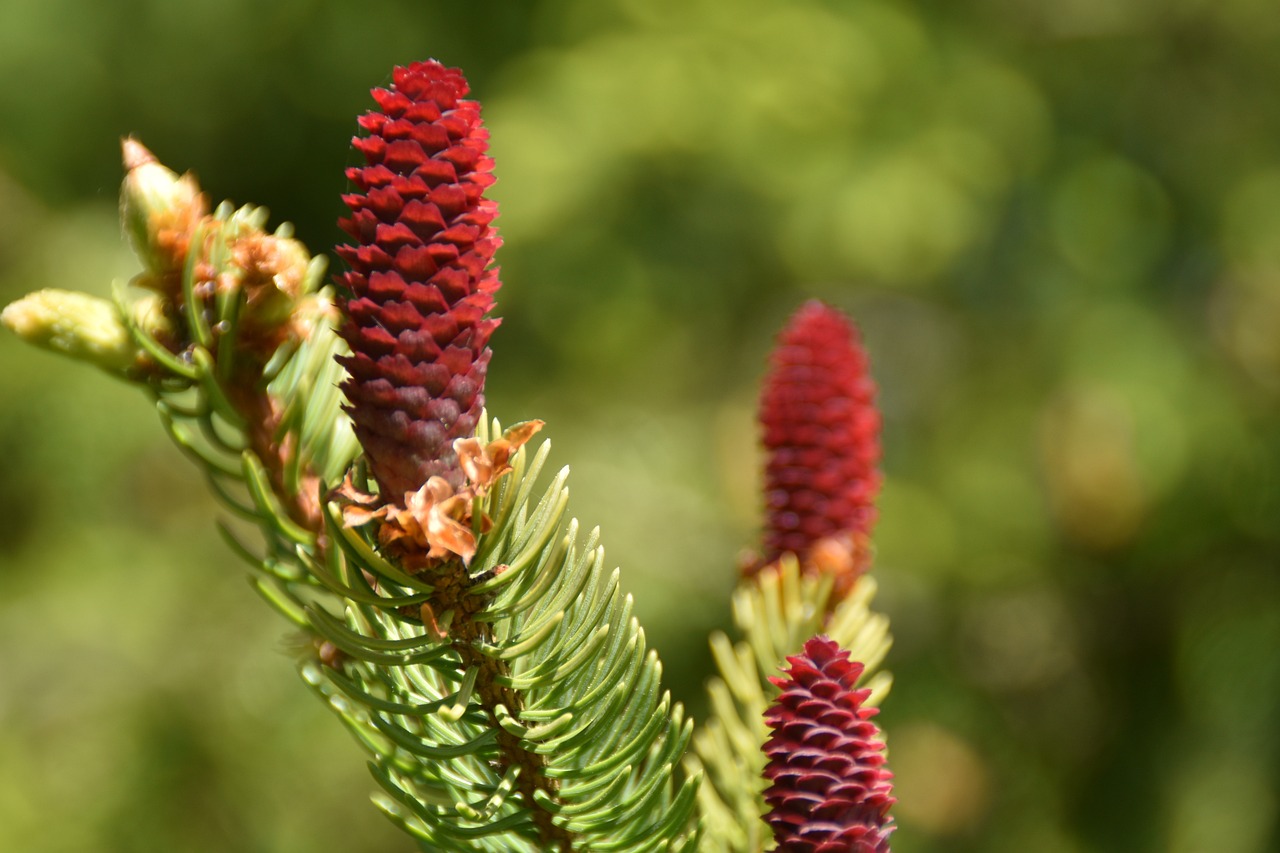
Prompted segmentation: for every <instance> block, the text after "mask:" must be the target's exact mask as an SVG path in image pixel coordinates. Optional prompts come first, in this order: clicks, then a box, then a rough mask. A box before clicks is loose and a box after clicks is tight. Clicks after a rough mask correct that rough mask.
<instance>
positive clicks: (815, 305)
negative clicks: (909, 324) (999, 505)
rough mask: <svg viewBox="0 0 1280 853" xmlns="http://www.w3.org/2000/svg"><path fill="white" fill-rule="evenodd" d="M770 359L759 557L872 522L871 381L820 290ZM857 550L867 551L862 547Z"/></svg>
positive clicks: (875, 427)
mask: <svg viewBox="0 0 1280 853" xmlns="http://www.w3.org/2000/svg"><path fill="white" fill-rule="evenodd" d="M769 363H770V366H769V372H768V375H767V376H766V377H765V383H764V391H763V393H762V394H761V398H760V422H761V425H762V426H763V428H764V446H765V450H766V451H767V454H768V456H767V459H768V461H767V463H766V467H765V502H766V512H767V521H766V527H765V538H764V547H765V562H766V563H770V562H773V561H774V560H776V559H777V558H778V557H779V556H781V555H782V554H783V553H787V552H790V553H793V554H795V555H796V556H797V557H799V558H800V560H801V562H802V563H803V562H805V561H806V560H807V559H808V558H809V557H810V552H811V549H812V548H813V547H814V546H815V545H816V544H818V543H819V542H820V541H821V540H823V539H826V538H829V537H839V536H850V537H852V538H854V539H859V538H860V539H863V540H865V538H866V537H867V536H868V535H869V534H870V532H871V527H872V525H873V524H874V523H875V518H876V510H875V505H874V502H875V498H876V494H877V492H878V491H879V489H880V474H879V472H878V471H877V469H876V466H877V464H878V463H879V460H880V438H879V436H880V414H879V412H878V411H877V410H876V407H875V390H876V389H875V384H874V383H873V382H872V381H871V378H870V376H869V375H868V372H867V356H866V353H865V352H864V351H863V350H862V347H861V345H860V344H859V342H858V337H857V333H856V332H855V330H854V328H853V326H852V325H851V324H850V323H849V321H848V320H847V319H845V317H844V315H843V314H841V313H840V312H839V311H837V310H836V309H834V308H831V307H830V306H828V305H824V304H823V303H821V302H818V301H816V300H815V301H810V302H807V303H805V304H804V305H803V306H801V308H800V310H798V311H797V312H796V313H795V315H794V316H793V317H792V318H791V320H790V322H789V323H788V324H787V326H786V328H784V329H783V330H782V333H781V334H780V335H779V336H778V343H777V346H776V347H775V348H774V350H773V352H772V354H771V355H770V359H769ZM860 553H861V554H862V555H863V557H862V559H863V560H865V554H866V551H865V549H860ZM865 568H866V566H865V564H864V565H859V566H858V567H857V571H859V572H860V571H862V570H865Z"/></svg>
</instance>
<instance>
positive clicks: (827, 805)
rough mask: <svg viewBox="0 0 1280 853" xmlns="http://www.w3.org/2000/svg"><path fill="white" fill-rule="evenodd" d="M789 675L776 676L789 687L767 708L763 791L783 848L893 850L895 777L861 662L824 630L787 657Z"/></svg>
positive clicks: (806, 851)
mask: <svg viewBox="0 0 1280 853" xmlns="http://www.w3.org/2000/svg"><path fill="white" fill-rule="evenodd" d="M787 661H788V662H789V663H790V664H791V667H790V669H788V670H787V671H786V672H787V677H786V678H780V677H773V678H770V681H772V682H773V683H774V684H775V685H776V686H777V687H778V688H780V689H781V690H782V694H781V695H780V696H779V697H778V698H777V699H776V700H775V701H774V703H773V705H772V706H771V707H770V708H769V710H768V711H766V712H765V721H766V722H767V723H768V724H769V728H770V729H771V730H772V732H773V734H772V735H771V736H770V737H769V740H768V741H766V742H765V745H764V753H765V756H766V757H767V758H768V759H769V763H768V765H767V766H766V767H765V771H764V775H765V779H766V780H768V781H769V783H770V785H769V788H768V789H767V790H766V791H765V793H764V799H765V803H766V804H768V806H769V809H770V811H769V813H768V814H767V815H766V816H765V820H766V821H767V822H768V823H769V826H770V827H772V829H773V837H774V838H775V839H776V840H777V842H778V848H777V849H778V850H779V851H782V852H783V853H883V851H888V850H889V835H890V833H892V832H893V829H894V827H893V819H892V818H891V817H889V807H890V806H892V805H893V803H894V802H895V801H894V798H893V795H892V793H893V786H892V784H891V782H890V780H891V779H892V778H893V774H891V773H890V772H889V771H888V769H887V768H886V767H885V758H884V743H883V742H882V741H881V740H880V730H879V729H878V728H877V727H876V724H875V723H873V722H871V719H870V718H871V717H872V716H874V715H875V714H876V713H877V711H876V709H875V708H868V707H865V706H864V705H863V703H864V702H866V700H867V696H868V695H870V693H871V691H869V690H855V689H854V684H856V683H857V680H858V677H859V676H860V675H861V674H862V664H860V663H854V662H851V661H850V660H849V653H848V652H846V651H844V650H843V649H841V648H840V647H839V646H838V645H836V644H835V643H834V642H833V641H832V640H830V639H828V638H827V637H824V636H818V637H814V638H813V639H811V640H809V641H808V642H806V643H805V644H804V654H802V655H794V656H792V657H788V658H787Z"/></svg>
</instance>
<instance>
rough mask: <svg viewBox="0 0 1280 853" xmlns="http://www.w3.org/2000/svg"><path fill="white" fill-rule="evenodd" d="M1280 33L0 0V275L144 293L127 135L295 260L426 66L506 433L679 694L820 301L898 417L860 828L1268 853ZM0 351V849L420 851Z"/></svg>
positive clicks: (121, 422)
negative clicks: (792, 327)
mask: <svg viewBox="0 0 1280 853" xmlns="http://www.w3.org/2000/svg"><path fill="white" fill-rule="evenodd" d="M1277 48H1280V17H1277V16H1276V15H1275V14H1274V10H1272V9H1271V8H1270V6H1269V4H1267V3H1263V2H1253V0H1229V2H1216V3H1208V2H1202V0H1167V2H1163V3H1160V2H1155V0H1124V2H1094V0H1075V2H1070V3H1053V4H1044V3H1036V2H1031V0H976V2H973V3H968V4H951V3H940V2H926V0H921V2H915V3H909V2H869V1H868V2H862V0H789V1H788V2H783V0H738V2H734V3H727V2H714V0H649V2H644V0H542V2H527V3H522V2H509V3H502V4H499V3H493V2H490V3H475V4H456V3H450V4H446V3H442V2H408V0H404V1H403V2H392V0H375V2H368V3H341V2H326V0H280V2H276V3H270V4H262V3H255V2H249V0H218V2H214V0H193V2H187V3H182V4H177V3H172V2H168V0H120V2H115V3H97V2H89V0H43V2H39V3H35V2H26V0H18V2H9V3H4V4H0V117H2V120H0V302H7V301H9V300H11V299H13V298H16V297H18V296H20V295H21V294H23V293H25V292H27V291H30V290H34V289H37V288H40V287H49V286H53V287H62V288H67V289H77V290H86V291H89V292H92V293H98V294H100V295H104V296H105V295H106V294H107V293H108V292H109V286H110V282H111V280H112V279H113V278H115V279H122V278H126V277H127V276H128V275H129V274H130V273H131V271H132V270H133V269H134V263H133V261H132V258H131V256H130V253H129V251H128V249H127V248H126V247H125V245H124V243H123V241H122V240H121V239H120V238H119V226H118V224H117V223H116V210H115V205H116V187H117V186H118V182H119V179H120V167H119V165H118V162H117V152H118V149H117V147H116V139H117V137H119V136H121V135H123V134H126V133H134V134H137V135H138V136H139V138H140V139H142V140H143V141H144V142H145V143H146V144H147V145H148V146H149V147H151V148H152V150H154V151H155V152H156V153H157V155H158V156H159V157H160V158H161V159H162V160H163V161H164V162H166V163H167V164H169V165H171V166H173V167H174V168H177V169H179V170H181V169H185V168H191V169H193V170H195V171H196V172H197V173H198V175H199V178H200V181H201V183H202V184H203V186H204V187H205V188H206V189H207V190H208V191H209V192H210V193H211V194H212V195H213V196H214V197H215V199H216V198H222V197H230V198H233V199H235V200H236V201H237V202H254V203H260V204H265V205H267V206H268V207H270V208H271V209H272V212H273V221H279V220H280V219H290V220H292V221H294V222H295V223H296V224H297V226H298V233H299V237H300V238H301V239H302V240H303V241H304V242H306V243H307V244H308V245H309V246H310V247H311V248H312V249H313V250H314V251H316V252H323V251H326V250H327V247H328V246H330V245H331V244H332V243H334V242H335V241H336V240H338V239H339V232H338V230H337V228H336V227H335V225H334V221H335V220H336V218H337V216H338V215H339V214H340V213H341V205H340V203H339V201H338V194H339V193H340V192H342V191H343V189H344V180H343V177H342V169H343V167H344V165H345V164H346V163H348V162H350V160H351V158H350V155H349V153H348V151H347V141H348V138H349V136H350V135H351V133H352V132H353V131H354V128H355V124H354V117H355V115H356V114H357V113H358V112H360V111H362V110H364V109H366V108H367V107H368V105H369V103H370V102H369V99H368V94H367V90H368V88H369V87H370V86H372V85H377V84H380V83H382V82H385V80H386V79H387V77H388V75H389V72H390V68H391V66H392V65H393V64H396V63H404V62H408V61H410V60H413V59H418V58H424V57H427V56H434V57H436V58H438V59H440V60H442V61H444V62H447V63H449V64H453V65H459V66H461V67H463V68H464V69H465V70H466V72H467V74H468V77H469V78H470V79H471V81H472V84H473V86H474V91H475V96H476V97H478V98H479V99H480V100H481V101H482V102H483V103H484V104H485V115H486V120H487V123H488V125H489V127H490V129H491V132H492V135H493V144H492V152H493V154H494V156H495V158H496V160H497V169H496V172H497V174H498V176H499V179H500V181H499V183H498V185H497V186H496V188H495V191H494V195H495V197H496V198H497V199H498V201H499V202H500V204H501V205H502V217H501V219H500V221H499V225H500V226H501V229H502V233H503V235H504V237H505V239H506V246H505V248H504V249H503V250H502V252H501V253H500V255H499V259H500V261H501V263H502V265H503V269H504V279H505V281H506V285H505V287H504V289H503V291H502V292H501V294H500V307H499V311H500V313H501V314H502V315H503V316H505V317H506V318H507V319H506V321H505V323H504V325H503V327H502V329H501V330H500V331H499V332H498V333H497V335H496V337H495V340H494V347H495V357H494V362H493V368H492V371H491V375H490V377H491V378H490V410H491V411H492V412H493V413H494V414H495V415H497V416H499V417H501V418H502V419H503V420H505V421H508V422H515V421H519V420H523V419H526V418H530V417H540V418H544V419H546V420H547V421H548V424H549V426H548V428H547V430H546V434H547V435H548V436H549V437H550V438H551V439H552V440H553V442H554V443H555V445H556V454H557V460H558V461H559V462H569V463H570V464H571V465H572V466H573V468H574V477H573V482H574V496H573V499H572V502H571V508H570V509H571V512H573V513H574V514H576V515H578V516H579V517H581V518H582V519H583V521H584V522H585V523H586V524H587V525H588V526H592V525H594V524H600V525H601V526H602V527H603V529H604V530H605V531H606V532H607V536H608V541H609V543H610V546H609V547H610V550H609V553H608V559H609V560H610V561H611V562H616V563H619V564H621V565H622V566H623V568H624V575H623V583H624V585H625V586H626V587H627V588H628V589H630V590H631V591H633V592H634V593H635V594H636V597H637V612H638V614H639V616H640V617H641V619H642V621H643V622H644V624H645V626H646V628H647V630H648V632H649V635H650V639H651V641H652V643H653V645H654V646H656V647H657V648H658V649H659V650H660V652H661V653H662V656H663V659H664V662H665V663H666V667H667V671H668V673H669V675H670V678H671V686H672V688H673V690H674V692H675V693H676V695H677V698H680V699H682V700H684V701H685V702H686V703H687V704H688V705H690V706H691V710H692V711H693V713H694V714H695V716H700V715H701V710H702V709H703V708H704V707H705V706H704V705H703V701H704V700H702V698H701V696H702V691H701V680H702V678H703V677H704V675H705V674H706V673H707V672H708V671H709V666H710V663H709V660H710V658H709V653H708V652H707V649H706V642H705V635H706V632H707V630H708V629H709V628H711V627H715V626H725V625H727V624H728V622H729V591H730V589H731V588H732V585H733V581H734V570H733V565H734V561H735V553H736V551H737V549H738V548H740V547H742V546H743V545H747V544H751V543H753V542H754V540H755V536H756V532H755V531H756V526H757V524H758V520H757V515H758V509H759V508H758V505H757V501H756V500H755V498H754V497H753V495H754V494H755V490H756V488H757V485H756V484H757V475H758V471H757V469H758V457H757V455H756V451H755V450H754V438H755V436H754V428H753V407H754V397H755V394H756V383H757V381H758V379H759V375H760V372H761V368H762V364H763V355H764V352H765V351H766V349H767V347H768V344H769V339H770V337H771V335H772V334H773V333H774V332H775V331H776V329H777V328H778V327H779V326H780V325H781V323H782V321H783V319H784V317H785V316H786V315H787V314H788V313H789V312H790V310H791V309H792V308H793V307H794V306H795V305H796V304H798V303H799V302H800V301H801V300H802V299H803V298H804V297H806V296H811V295H816V296H820V297H822V298H825V299H828V300H830V301H832V302H834V303H836V304H838V305H840V306H841V307H843V308H845V309H847V310H849V311H850V312H851V313H853V314H854V316H855V317H857V319H858V320H859V322H860V323H861V325H862V328H863V331H864V333H865V336H866V338H867V340H868V342H869V347H870V349H871V354H872V359H873V365H874V371H875V373H876V376H877V378H878V380H879V382H880V384H881V389H882V402H883V406H884V410H885V436H884V444H885V447H886V459H885V463H884V467H885V470H886V475H887V479H886V486H885V491H884V496H883V499H882V501H881V523H880V526H879V528H878V532H877V539H878V542H879V557H878V560H877V569H876V572H877V577H878V580H879V582H880V585H881V593H880V597H879V599H878V602H879V609H881V610H883V611H885V612H887V613H888V615H889V616H890V617H891V618H892V620H893V633H894V635H895V638H896V641H895V646H894V649H893V651H892V652H891V654H890V656H889V659H888V661H887V666H888V668H890V669H891V670H893V672H894V674H895V687H894V691H893V694H892V695H891V697H890V698H889V700H888V702H887V706H886V708H885V711H884V714H883V717H882V721H883V723H884V725H885V726H886V728H887V729H888V732H889V739H890V747H891V763H892V766H893V769H894V771H895V772H896V773H897V775H898V789H897V793H898V795H899V797H900V800H901V802H900V804H899V806H898V808H897V809H896V814H897V817H898V822H899V824H900V826H901V829H900V830H899V832H898V833H897V834H896V835H895V844H894V846H895V850H898V851H899V853H912V851H934V850H938V851H941V850H947V851H964V850H974V851H978V850H981V851H1024V850H1043V851H1051V853H1056V851H1063V853H1068V851H1094V850H1098V851H1111V850H1115V851H1120V850H1125V851H1174V852H1175V853H1196V851H1207V850H1213V851H1215V853H1254V851H1259V852H1260V851H1265V850H1270V849H1276V847H1277V846H1280V828H1278V826H1280V812H1278V809H1280V800H1278V795H1277V788H1278V786H1280V779H1278V778H1277V770H1276V768H1277V767H1280V734H1278V732H1280V729H1278V728H1277V726H1276V724H1275V721H1276V720H1277V719H1280V655H1277V654H1276V651H1277V649H1280V574H1278V571H1280V541H1278V540H1280V522H1278V520H1280V429H1278V427H1280V251H1278V250H1277V248H1276V247H1277V246H1278V245H1280V148H1278V147H1277V142H1276V140H1277V139H1280V108H1277V106H1276V104H1275V102H1274V98H1273V97H1272V92H1273V90H1274V88H1275V85H1276V83H1277V82H1278V81H1280V50H1278V49H1277ZM0 366H2V367H3V369H0V848H2V849H15V850H16V849H21V850H31V851H63V850H66V851H73V850H74V851H78V850H101V851H149V850H167V849H183V850H191V851H203V850H209V851H215V850H217V851H223V850H244V851H258V850H261V851H268V850H270V851H273V853H287V851H302V850H307V851H328V850H335V851H336V850H349V851H350V850H354V851H364V850H367V851H374V850H379V851H382V850H387V849H397V846H398V847H399V848H401V849H402V848H404V846H405V840H404V839H402V838H400V837H399V835H398V833H397V831H396V830H395V829H394V828H393V827H391V826H390V825H389V824H386V823H385V821H384V819H383V818H382V817H380V816H379V815H378V814H377V813H376V812H375V810H374V809H373V808H371V807H370V806H369V804H368V802H367V792H368V790H369V780H368V778H367V776H366V774H365V771H364V769H363V767H362V763H361V761H360V759H359V752H358V750H357V748H356V747H355V745H354V744H352V743H350V742H349V741H348V739H347V736H346V735H345V734H344V733H343V732H342V731H341V730H340V727H339V726H337V725H335V724H334V721H333V720H332V719H330V716H329V714H328V713H327V712H326V711H325V710H324V709H323V708H322V707H320V706H319V705H318V703H315V702H314V700H313V699H312V697H311V696H310V695H309V694H308V693H307V691H306V690H305V689H304V688H303V686H302V685H301V684H299V683H298V681H297V679H296V676H295V675H294V672H293V665H292V662H291V660H290V654H291V653H292V652H291V648H290V638H288V637H283V636H282V635H281V626H280V623H279V621H278V620H277V619H276V617H275V616H274V614H272V613H270V612H269V610H268V609H267V608H265V607H263V606H262V605H261V602H259V601H258V600H257V597H256V596H255V595H253V594H252V593H251V592H250V590H248V588H247V587H246V586H245V585H244V583H243V580H242V572H241V569H240V566H239V565H238V564H237V563H236V561H235V560H234V559H233V558H232V557H231V556H230V555H228V554H227V553H226V552H225V551H224V550H223V548H222V545H221V543H220V542H219V541H218V538H217V536H216V533H215V531H214V529H213V526H212V523H211V520H210V518H209V515H210V513H211V511H212V505H211V503H210V502H209V501H208V500H207V499H206V498H205V497H204V495H203V491H202V487H201V485H200V483H199V481H198V476H197V475H196V473H195V472H194V471H193V470H192V469H191V468H189V466H187V464H186V463H185V461H184V460H182V459H181V458H180V457H179V455H178V453H177V452H176V451H175V450H174V449H173V448H172V447H170V446H168V445H167V444H166V442H165V439H164V438H163V436H162V434H161V431H160V430H159V429H157V428H156V424H155V423H154V417H153V414H152V413H151V412H150V411H148V409H147V407H146V406H145V404H143V403H142V402H141V401H140V400H139V399H137V397H136V395H135V394H134V393H132V392H131V390H130V389H128V388H125V387H124V386H123V385H119V384H115V383H108V382H104V381H103V380H102V378H101V376H99V375H93V374H91V372H90V371H88V370H85V369H83V368H81V367H78V366H76V365H73V364H70V363H63V362H61V361H59V360H57V359H55V358H52V357H50V356H48V355H47V354H44V353H41V352H37V351H35V350H33V349H30V348H27V347H25V346H23V345H22V344H20V343H19V342H18V341H17V340H16V339H15V338H13V337H11V336H4V337H0Z"/></svg>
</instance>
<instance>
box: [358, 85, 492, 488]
mask: <svg viewBox="0 0 1280 853" xmlns="http://www.w3.org/2000/svg"><path fill="white" fill-rule="evenodd" d="M393 81H394V82H393V83H392V85H391V88H390V89H374V90H373V98H374V100H375V101H377V103H378V107H379V109H378V110H377V111H372V112H369V113H366V114H365V115H363V116H361V117H360V120H359V123H360V127H361V128H362V129H363V130H364V131H365V132H366V133H367V135H366V136H358V137H356V138H355V139H354V140H353V141H352V145H354V147H355V148H356V150H357V151H359V152H360V153H361V154H363V155H364V159H365V165H363V166H356V167H353V168H351V169H348V170H347V177H348V178H349V179H350V180H351V182H352V184H354V186H355V189H356V192H353V193H351V194H349V195H346V196H344V197H343V200H344V201H345V202H346V204H347V206H348V207H349V208H350V209H351V216H350V217H349V218H346V219H343V220H341V221H340V222H339V224H340V225H341V226H342V228H343V229H344V230H345V231H346V232H347V233H348V234H350V235H351V237H352V238H353V239H354V240H355V245H344V246H339V247H337V252H338V254H339V255H340V256H341V257H342V258H343V259H344V260H345V261H346V262H347V263H348V264H349V265H350V271H349V272H347V273H345V274H344V275H342V276H340V277H339V282H340V284H342V285H343V286H344V287H345V288H346V290H347V294H346V299H345V302H344V304H343V310H344V314H345V317H346V319H345V322H344V324H343V326H342V329H341V333H342V337H343V338H344V339H345V340H346V341H347V343H348V344H349V345H350V347H351V352H352V354H351V355H350V356H349V357H345V358H343V359H341V361H342V364H343V365H344V366H345V367H346V368H347V370H348V372H349V373H350V377H349V378H348V379H347V381H346V382H344V383H343V385H342V390H343V392H344V393H345V394H346V396H347V400H348V402H349V403H350V405H349V406H348V407H347V411H348V412H349V413H350V414H351V417H352V420H353V421H354V424H355V432H356V436H357V437H358V438H359V440H360V443H361V445H362V446H363V447H364V450H365V455H366V458H367V459H368V462H369V468H370V471H371V472H372V474H373V477H374V478H375V479H376V480H377V482H378V487H379V490H380V492H381V495H382V497H383V499H384V500H386V501H388V502H391V503H395V504H400V505H403V504H404V497H405V493H407V492H413V491H416V490H417V489H418V488H419V487H421V486H422V485H423V484H424V483H425V482H426V481H427V480H428V479H429V478H430V477H433V476H440V477H443V478H445V479H446V480H447V481H449V483H450V484H451V485H452V486H454V487H455V488H456V487H458V486H460V485H461V483H462V480H463V476H462V471H461V469H460V468H459V465H458V460H457V456H456V454H455V453H454V450H453V442H454V440H455V439H458V438H466V437H469V436H471V435H472V434H473V433H474V432H475V429H476V425H477V423H478V422H479V419H480V412H481V410H482V408H483V406H484V380H485V374H486V372H487V370H488V366H489V357H490V350H489V347H488V342H489V336H490V335H491V334H492V333H493V330H494V329H495V328H496V327H497V326H498V323H499V320H498V319H497V318H491V317H488V316H487V315H488V313H489V311H490V310H491V309H492V308H493V296H494V293H495V292H496V291H497V290H498V287H499V281H498V270H497V268H496V267H492V266H491V263H492V261H493V255H494V252H495V251H496V250H497V248H498V246H499V245H500V243H501V240H500V239H499V238H498V235H497V232H496V230H495V229H494V228H493V225H492V223H493V220H494V218H495V217H496V216H497V213H498V209H497V205H496V204H495V203H494V202H493V201H489V200H487V199H485V198H484V192H485V190H486V189H487V188H488V187H489V186H490V185H491V184H492V183H493V181H494V177H493V175H492V168H493V161H492V160H491V159H490V158H489V157H488V156H486V153H485V152H486V151H487V149H488V136H489V135H488V132H487V131H486V130H485V129H484V127H483V125H482V124H481V121H480V105H479V104H478V103H477V102H475V101H471V100H465V99H464V96H465V95H466V94H467V92H468V86H467V82H466V80H465V79H464V78H463V76H462V73H461V72H459V71H458V70H457V69H454V68H446V67H445V66H444V65H441V64H440V63H439V62H436V61H434V60H431V61H428V62H416V63H414V64H412V65H410V66H409V67H407V68H396V69H395V72H394V76H393Z"/></svg>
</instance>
